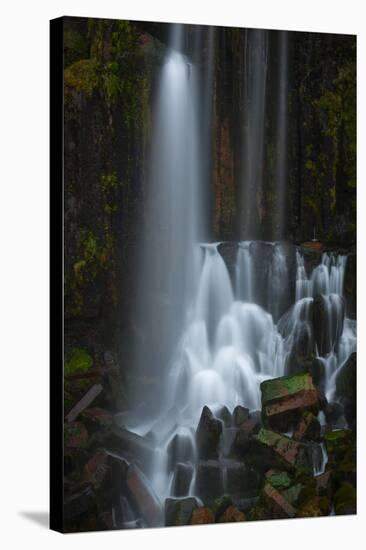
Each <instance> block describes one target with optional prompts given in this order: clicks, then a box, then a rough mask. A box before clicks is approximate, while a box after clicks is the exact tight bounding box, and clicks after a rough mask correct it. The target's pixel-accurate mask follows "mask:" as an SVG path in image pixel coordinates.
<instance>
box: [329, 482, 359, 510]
mask: <svg viewBox="0 0 366 550" xmlns="http://www.w3.org/2000/svg"><path fill="white" fill-rule="evenodd" d="M356 504H357V500H356V490H355V488H354V487H353V486H352V485H351V484H350V483H345V484H344V485H343V487H341V488H340V489H338V491H337V492H336V494H335V498H334V508H335V513H336V514H337V515H342V514H355V513H356Z"/></svg>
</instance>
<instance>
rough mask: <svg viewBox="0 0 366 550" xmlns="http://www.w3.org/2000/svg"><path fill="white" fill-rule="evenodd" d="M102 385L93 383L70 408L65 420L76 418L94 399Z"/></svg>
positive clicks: (70, 420)
mask: <svg viewBox="0 0 366 550" xmlns="http://www.w3.org/2000/svg"><path fill="white" fill-rule="evenodd" d="M102 390H103V386H102V385H101V384H94V386H92V387H91V388H90V390H88V391H87V392H86V394H85V395H84V396H83V397H82V398H81V399H80V401H79V402H78V403H77V404H76V405H75V407H73V408H72V409H71V411H70V412H69V414H68V415H67V416H66V420H67V421H68V422H73V421H74V420H76V419H77V417H78V416H79V414H80V413H82V412H83V411H84V410H85V409H86V408H87V407H89V405H90V404H91V403H93V401H94V399H95V398H96V397H98V395H99V394H100V393H101V392H102Z"/></svg>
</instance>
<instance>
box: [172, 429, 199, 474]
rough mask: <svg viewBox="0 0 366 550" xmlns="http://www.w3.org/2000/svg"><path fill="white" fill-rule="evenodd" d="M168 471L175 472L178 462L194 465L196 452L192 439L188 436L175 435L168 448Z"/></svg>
mask: <svg viewBox="0 0 366 550" xmlns="http://www.w3.org/2000/svg"><path fill="white" fill-rule="evenodd" d="M167 454H168V470H169V472H171V471H173V470H174V468H175V465H176V464H178V462H183V463H188V462H191V463H192V464H193V463H194V458H195V450H194V443H193V441H192V438H191V437H190V436H189V435H188V434H179V433H177V434H175V435H174V436H173V437H172V439H171V440H170V442H169V444H168V447H167Z"/></svg>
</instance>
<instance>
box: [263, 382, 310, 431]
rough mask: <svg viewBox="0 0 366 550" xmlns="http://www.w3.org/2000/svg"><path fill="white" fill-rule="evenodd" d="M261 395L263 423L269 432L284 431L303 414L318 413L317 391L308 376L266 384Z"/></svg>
mask: <svg viewBox="0 0 366 550" xmlns="http://www.w3.org/2000/svg"><path fill="white" fill-rule="evenodd" d="M261 391H262V416H263V422H264V424H265V426H266V427H268V428H272V429H275V430H279V431H287V430H288V429H289V428H291V427H292V426H293V425H294V424H295V423H297V422H298V421H299V419H300V417H301V415H302V413H303V412H304V411H311V412H313V413H315V414H317V413H318V412H319V397H318V391H317V389H316V388H315V386H314V384H313V380H312V378H311V376H310V374H309V373H304V374H295V375H293V376H283V377H281V378H275V379H273V380H266V381H265V382H262V384H261Z"/></svg>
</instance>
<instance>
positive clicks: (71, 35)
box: [64, 17, 356, 364]
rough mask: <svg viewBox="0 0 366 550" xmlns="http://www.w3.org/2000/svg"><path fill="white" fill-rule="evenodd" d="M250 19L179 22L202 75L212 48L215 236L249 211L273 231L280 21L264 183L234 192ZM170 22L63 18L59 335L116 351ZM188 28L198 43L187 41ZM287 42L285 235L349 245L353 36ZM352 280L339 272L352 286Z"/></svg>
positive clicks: (122, 342)
mask: <svg viewBox="0 0 366 550" xmlns="http://www.w3.org/2000/svg"><path fill="white" fill-rule="evenodd" d="M248 33H250V31H247V30H243V29H236V28H220V27H215V28H214V29H210V28H209V27H197V26H193V25H191V26H187V28H186V41H185V43H186V52H185V53H186V54H187V55H188V56H192V55H195V56H198V57H197V59H196V58H194V59H193V61H194V62H195V64H196V65H197V68H198V71H199V73H200V78H201V82H206V83H207V82H208V80H207V74H208V69H207V57H208V55H209V52H211V53H210V55H211V56H212V57H211V59H212V74H211V76H210V78H211V81H210V82H209V88H207V89H209V90H210V92H209V93H208V94H207V89H206V88H204V87H202V90H201V92H200V93H201V96H202V97H200V102H201V103H200V109H201V110H202V109H206V112H207V116H208V117H209V118H210V124H209V129H210V137H209V138H207V143H206V144H204V145H205V147H202V149H207V155H206V154H205V155H204V156H205V158H204V159H202V162H203V163H205V174H206V175H207V185H208V186H209V187H210V190H209V193H207V196H209V197H210V199H207V204H206V209H207V210H209V211H210V235H208V238H209V239H211V240H239V239H242V238H247V237H248V236H246V235H245V233H244V232H243V227H244V225H243V224H244V222H245V220H246V219H248V218H250V219H251V220H252V221H253V223H254V224H255V226H256V227H257V234H256V235H255V237H256V238H259V239H268V240H271V239H274V238H278V235H277V234H276V233H275V232H274V227H275V225H274V216H275V212H276V211H277V206H278V205H277V202H278V196H277V187H276V185H277V184H276V177H277V176H276V173H277V172H276V170H278V154H279V153H278V148H277V141H278V102H279V90H280V86H279V81H278V79H279V67H280V60H281V53H280V41H279V33H277V32H276V31H267V40H268V54H267V61H266V63H267V73H266V94H265V113H264V147H263V158H262V162H261V164H262V167H261V169H262V176H261V177H262V186H261V189H254V188H253V189H252V188H251V187H250V186H249V198H250V201H248V200H247V199H248V191H246V193H247V195H246V196H244V194H243V186H244V185H245V184H246V182H245V173H246V172H245V170H246V166H245V162H246V160H245V155H244V154H243V151H244V147H245V139H247V138H245V128H246V125H247V124H248V113H249V112H250V109H251V108H252V106H251V104H250V102H249V100H248V94H247V80H248V79H247V78H246V70H247V64H248V40H250V36H249V34H248ZM168 36H169V25H166V24H156V23H143V22H129V21H114V20H103V19H85V18H72V17H71V18H69V17H67V18H65V19H64V99H65V101H64V106H65V110H64V115H65V140H64V143H65V149H64V152H65V174H64V175H65V178H64V181H65V193H64V206H65V217H64V227H65V241H64V242H65V278H64V281H65V322H66V326H65V334H66V348H71V347H82V348H85V349H86V350H87V351H89V352H90V353H92V354H94V355H93V356H95V354H96V355H98V353H102V351H103V350H104V349H105V348H109V347H111V348H112V349H115V350H118V348H120V351H121V354H123V356H124V362H125V363H126V364H128V362H129V357H128V350H129V348H130V346H129V345H128V344H129V342H130V336H131V331H133V330H134V328H133V303H134V299H135V292H136V289H135V279H136V276H135V275H136V270H137V258H138V255H139V249H140V243H141V238H140V237H141V234H142V227H143V222H144V219H145V211H146V201H145V196H146V189H145V187H144V185H145V181H146V178H145V170H146V169H147V168H146V167H147V162H146V158H147V154H148V150H149V141H150V133H151V119H152V103H153V96H154V89H155V84H156V82H157V76H158V75H159V70H160V69H161V66H162V62H163V59H164V54H165V53H166V51H167V44H168ZM197 37H199V40H200V41H201V42H200V43H201V48H200V49H197V47H193V44H196V43H197ZM210 41H211V42H210ZM209 43H210V44H211V49H210V48H209V47H208V44H209ZM287 48H288V51H287V55H288V83H287V92H286V97H287V102H286V109H287V121H288V125H287V126H286V132H287V147H286V155H285V162H286V180H287V187H286V192H285V196H284V198H283V202H284V212H285V222H284V233H283V235H282V236H283V237H284V238H286V239H288V240H292V241H295V242H300V241H304V240H309V239H311V238H312V237H313V231H314V230H315V233H316V237H317V238H318V239H320V240H322V241H325V242H327V243H329V244H333V245H335V246H337V245H342V246H348V245H353V244H354V243H355V238H356V228H355V215H356V214H355V212H356V210H355V207H356V206H355V201H356V168H355V166H356V163H355V155H356V142H355V108H356V94H355V71H356V62H355V48H356V45H355V38H354V37H352V36H341V35H330V34H317V33H297V32H294V33H290V34H289V35H288V43H287ZM193 51H194V52H196V53H195V54H193V53H192V52H193ZM197 51H200V52H201V53H199V54H197ZM205 90H206V93H205ZM201 145H202V144H201ZM206 145H207V147H206ZM251 194H252V195H253V194H254V195H255V196H251ZM249 204H250V205H252V206H250V208H249V206H248V205H249ZM243 220H244V221H243ZM353 286H354V285H353V283H352V281H348V280H347V288H348V287H349V288H350V289H351V291H350V292H353V291H352V288H353Z"/></svg>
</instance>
